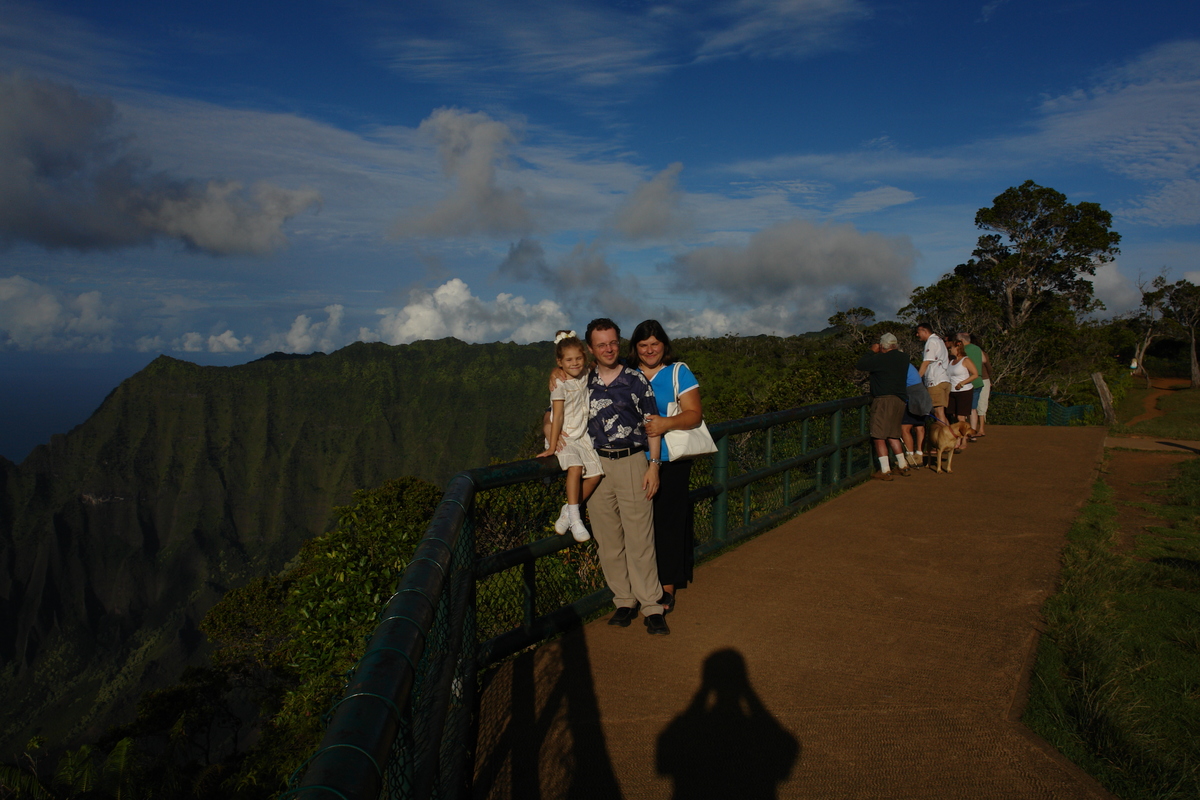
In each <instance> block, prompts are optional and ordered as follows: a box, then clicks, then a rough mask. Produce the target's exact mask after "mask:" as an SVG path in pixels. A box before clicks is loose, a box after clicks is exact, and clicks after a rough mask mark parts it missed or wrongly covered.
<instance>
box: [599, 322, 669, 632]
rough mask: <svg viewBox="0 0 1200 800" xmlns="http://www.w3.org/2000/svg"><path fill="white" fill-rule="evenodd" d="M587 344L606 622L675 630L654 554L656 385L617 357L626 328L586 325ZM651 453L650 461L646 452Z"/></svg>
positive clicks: (600, 323)
mask: <svg viewBox="0 0 1200 800" xmlns="http://www.w3.org/2000/svg"><path fill="white" fill-rule="evenodd" d="M586 339H587V345H588V349H589V350H590V351H591V353H592V356H593V357H594V358H595V359H596V368H595V369H594V370H593V371H592V373H591V377H590V378H589V380H588V392H589V403H590V410H589V421H588V433H589V434H590V435H591V437H592V444H593V445H594V446H595V448H596V453H597V454H598V455H600V456H601V457H602V458H605V459H607V460H606V461H605V462H604V480H602V481H600V485H599V486H598V487H596V492H595V494H593V495H592V497H591V499H590V500H589V501H588V515H589V516H590V517H591V520H592V533H593V534H594V535H595V537H596V547H597V549H598V551H599V555H600V567H601V568H602V569H603V570H604V580H605V582H606V583H607V584H608V588H610V589H612V592H613V604H614V605H615V606H616V607H617V611H616V613H615V614H613V616H612V618H611V619H609V621H608V624H610V625H620V626H621V627H627V626H628V625H629V623H630V622H632V621H633V620H634V619H635V618H636V617H637V612H638V606H639V605H640V606H641V610H642V614H643V615H645V623H646V630H647V632H649V633H652V634H667V633H670V632H671V630H670V628H668V627H667V623H666V619H665V618H664V616H663V607H662V605H661V604H660V602H659V601H660V600H661V599H662V584H660V583H659V582H658V564H657V562H656V561H655V557H654V504H653V502H652V498H653V497H654V494H655V492H657V491H658V466H659V463H660V462H659V460H658V456H659V447H660V445H661V440H660V438H659V437H657V436H647V435H646V427H645V420H646V416H647V415H648V414H657V413H658V410H657V407H656V406H655V403H654V390H653V389H651V388H650V383H649V381H647V380H646V378H645V376H643V375H642V373H640V372H638V371H637V370H636V369H631V368H629V367H626V366H625V365H624V364H622V363H621V362H620V360H619V359H620V341H621V331H620V329H619V328H617V326H616V323H614V322H613V321H612V320H611V319H606V318H601V319H594V320H592V321H591V322H590V323H588V327H587V335H586ZM647 450H648V451H649V452H650V461H649V462H647V461H646V456H645V455H643V454H644V453H645V452H646V451H647Z"/></svg>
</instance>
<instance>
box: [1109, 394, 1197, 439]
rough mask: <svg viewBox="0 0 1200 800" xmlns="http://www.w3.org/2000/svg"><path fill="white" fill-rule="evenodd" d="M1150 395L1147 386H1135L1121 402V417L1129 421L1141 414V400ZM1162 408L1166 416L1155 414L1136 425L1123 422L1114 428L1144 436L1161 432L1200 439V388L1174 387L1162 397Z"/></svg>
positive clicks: (1172, 435)
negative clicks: (1138, 387) (1135, 405)
mask: <svg viewBox="0 0 1200 800" xmlns="http://www.w3.org/2000/svg"><path fill="white" fill-rule="evenodd" d="M1148 395H1149V391H1148V390H1146V389H1135V390H1131V391H1130V392H1129V395H1128V396H1126V398H1125V400H1124V401H1123V402H1122V403H1121V406H1120V409H1119V410H1118V412H1117V419H1119V420H1122V422H1123V423H1125V421H1127V420H1130V419H1133V418H1134V417H1136V416H1137V415H1138V414H1141V413H1142V406H1141V404H1142V403H1143V402H1144V401H1145V398H1146V397H1147V396H1148ZM1135 398H1136V402H1137V403H1138V405H1137V407H1136V408H1137V410H1136V411H1135V412H1134V411H1133V409H1134V406H1133V405H1132V404H1133V403H1134V402H1135ZM1158 408H1159V409H1161V410H1162V411H1164V412H1165V416H1161V417H1155V418H1154V419H1149V420H1146V421H1144V422H1139V423H1137V424H1136V425H1129V424H1127V423H1126V424H1122V425H1120V426H1118V427H1116V428H1114V431H1116V432H1120V433H1135V434H1140V435H1143V436H1161V437H1163V438H1165V439H1187V440H1190V441H1196V440H1200V391H1196V390H1192V389H1176V390H1173V391H1170V392H1168V393H1167V394H1164V395H1163V396H1162V397H1160V398H1159V399H1158ZM1130 412H1133V413H1130Z"/></svg>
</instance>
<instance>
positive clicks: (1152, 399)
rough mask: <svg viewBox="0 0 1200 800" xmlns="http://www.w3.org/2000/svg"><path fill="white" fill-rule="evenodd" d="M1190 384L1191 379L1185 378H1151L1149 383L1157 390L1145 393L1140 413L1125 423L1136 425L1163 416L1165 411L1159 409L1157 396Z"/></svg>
mask: <svg viewBox="0 0 1200 800" xmlns="http://www.w3.org/2000/svg"><path fill="white" fill-rule="evenodd" d="M1190 384H1191V381H1189V380H1188V379H1187V378H1151V379H1150V385H1151V386H1152V387H1154V388H1155V389H1156V390H1157V391H1154V392H1151V393H1150V394H1148V395H1146V399H1145V400H1143V401H1142V413H1141V414H1139V415H1138V416H1136V417H1134V418H1133V419H1131V420H1129V422H1127V423H1125V424H1126V425H1136V424H1138V423H1139V422H1145V421H1146V420H1148V419H1154V418H1155V417H1161V416H1163V415H1164V414H1166V413H1167V412H1165V411H1162V410H1160V409H1159V407H1158V398H1160V397H1162V396H1163V395H1164V394H1170V393H1171V392H1172V391H1173V390H1174V389H1181V388H1183V387H1185V386H1189V385H1190Z"/></svg>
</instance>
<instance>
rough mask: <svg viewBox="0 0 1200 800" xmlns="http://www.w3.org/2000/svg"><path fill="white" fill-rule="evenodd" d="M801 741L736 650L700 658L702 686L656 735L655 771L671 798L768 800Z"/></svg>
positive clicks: (788, 771)
mask: <svg viewBox="0 0 1200 800" xmlns="http://www.w3.org/2000/svg"><path fill="white" fill-rule="evenodd" d="M799 757H800V742H799V741H798V740H797V739H796V737H794V736H792V735H791V734H790V733H788V731H787V730H786V729H784V727H783V726H782V725H780V724H779V722H778V721H776V719H775V717H774V716H773V715H772V714H771V712H770V711H768V710H767V709H766V707H765V706H763V704H762V701H761V700H759V698H758V695H757V694H755V692H754V688H753V687H752V686H751V685H750V680H749V677H748V676H747V674H746V662H745V659H743V658H742V654H741V653H739V652H738V651H737V650H732V649H725V650H718V651H716V652H714V653H712V654H711V655H709V657H708V658H707V659H705V661H704V671H703V677H702V679H701V683H700V689H699V690H698V691H697V692H696V694H695V696H693V697H692V702H691V703H690V704H689V705H688V707H687V709H686V710H685V711H684V712H683V713H682V714H680V715H679V716H677V717H676V718H675V719H674V720H672V721H671V724H670V725H668V726H667V727H666V729H665V730H663V732H662V733H661V734H660V735H659V737H658V753H657V769H658V772H659V774H660V775H666V776H669V777H671V778H672V779H673V780H674V783H675V791H674V793H673V795H672V797H674V798H676V800H706V799H707V798H712V800H717V799H718V798H720V799H721V800H724V799H725V798H730V797H737V798H744V800H773V799H774V798H775V797H776V796H777V794H776V789H777V786H778V784H779V783H780V782H782V781H784V780H786V779H787V777H788V776H789V775H790V774H791V772H792V768H793V766H795V764H796V762H797V761H798V760H799Z"/></svg>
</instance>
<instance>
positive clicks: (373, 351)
mask: <svg viewBox="0 0 1200 800" xmlns="http://www.w3.org/2000/svg"><path fill="white" fill-rule="evenodd" d="M551 354H552V346H550V345H548V344H537V345H525V346H518V345H512V344H488V345H467V344H464V343H462V342H458V341H456V340H449V339H448V340H442V341H438V342H418V343H415V344H412V345H401V346H396V347H392V346H387V345H382V344H361V343H360V344H355V345H351V346H349V347H347V348H344V349H342V350H340V351H338V352H336V353H333V354H331V355H323V354H315V355H312V356H305V357H283V356H276V357H268V358H266V359H262V360H260V361H256V362H253V363H250V364H246V365H243V366H238V367H199V366H196V365H194V364H191V363H188V362H184V361H179V360H176V359H172V358H169V357H166V356H163V357H160V358H158V359H157V360H155V361H154V362H153V363H151V364H150V365H149V366H148V367H146V369H144V370H143V371H141V372H139V373H138V374H137V375H135V376H133V377H131V378H130V379H128V380H127V381H125V382H124V383H122V384H121V385H120V386H119V387H117V388H116V389H115V390H114V391H113V392H112V393H111V394H110V395H109V397H108V398H107V399H106V400H105V401H104V403H103V404H102V405H101V407H100V408H99V409H98V410H97V411H96V412H95V413H94V414H93V415H92V417H91V418H90V419H89V420H88V421H87V422H85V423H84V424H83V425H80V426H79V427H77V428H76V429H74V430H73V431H71V432H70V433H68V434H66V435H62V436H55V437H53V439H52V440H51V442H50V443H49V444H48V445H44V446H41V447H38V448H37V449H35V450H34V452H33V453H32V454H31V455H30V456H29V458H27V459H26V460H25V462H24V463H22V464H21V465H19V466H18V465H14V464H12V463H11V462H7V461H4V460H3V459H0V709H3V710H2V711H0V754H3V757H4V758H5V759H7V758H9V757H10V754H12V753H16V752H19V751H20V749H21V747H22V746H23V745H24V743H25V742H26V741H27V740H28V738H29V737H30V736H31V735H34V734H40V735H43V736H45V737H46V738H47V739H49V740H50V741H51V742H52V743H55V744H62V745H69V744H71V743H73V742H77V741H80V740H82V739H84V738H88V737H91V736H93V735H95V734H98V733H100V732H102V731H103V730H104V729H105V728H107V727H108V726H109V725H111V724H113V723H115V722H120V721H123V720H124V719H126V718H128V716H130V715H131V714H132V710H133V705H134V704H135V703H136V701H137V698H138V697H139V696H140V694H141V692H142V691H144V690H145V689H147V688H152V687H155V686H160V685H165V684H167V683H169V682H171V681H173V680H175V679H176V678H177V677H178V674H179V670H180V669H181V668H182V667H183V666H185V665H186V664H188V663H195V662H196V661H197V660H198V659H199V658H200V657H201V656H202V654H203V650H204V648H205V646H206V645H205V641H204V637H203V636H202V635H201V634H199V633H198V632H197V629H196V625H197V624H198V622H199V621H200V619H201V618H202V617H203V615H204V613H205V611H206V610H207V609H208V608H209V607H210V606H211V605H212V604H213V603H214V602H215V601H216V600H217V599H219V598H220V597H221V596H222V595H223V594H224V592H225V591H227V590H228V589H229V588H230V587H232V586H236V585H239V584H241V583H243V582H245V581H246V580H248V579H249V578H251V577H253V576H255V575H259V574H263V573H265V572H268V571H272V570H278V569H279V568H280V567H281V566H282V565H283V564H284V563H285V562H286V561H287V560H288V559H289V558H291V557H292V555H293V554H294V553H295V552H296V550H297V547H298V546H299V544H300V543H301V542H303V541H304V540H305V539H307V538H309V537H311V536H313V535H314V534H316V533H318V532H320V531H321V530H324V529H325V527H326V525H327V523H328V519H329V512H330V509H331V507H332V506H333V505H336V504H339V503H344V502H345V501H346V500H347V499H348V498H349V496H350V493H351V492H352V491H353V490H354V489H356V488H362V487H369V486H374V485H376V484H378V483H380V482H382V481H383V480H386V479H388V478H392V477H396V476H400V475H415V476H418V477H422V478H426V479H428V480H433V481H436V482H438V483H441V482H443V481H444V480H445V479H446V478H448V477H449V476H450V475H452V474H453V473H455V472H457V471H459V470H461V469H465V468H468V467H472V466H478V465H480V464H486V463H488V461H489V460H490V459H491V458H495V457H504V458H508V457H512V456H513V455H514V454H515V452H516V450H517V448H518V447H519V445H520V443H521V442H522V441H523V440H524V439H525V438H526V437H527V436H528V434H529V431H530V428H531V426H532V425H534V424H535V423H536V422H537V420H538V418H539V414H540V410H541V408H542V407H543V406H544V404H545V397H546V389H545V375H546V372H547V369H548V366H549V365H550V364H551V363H552V355H551Z"/></svg>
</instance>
